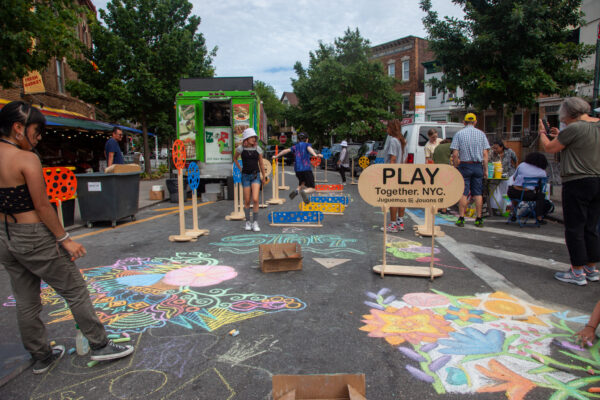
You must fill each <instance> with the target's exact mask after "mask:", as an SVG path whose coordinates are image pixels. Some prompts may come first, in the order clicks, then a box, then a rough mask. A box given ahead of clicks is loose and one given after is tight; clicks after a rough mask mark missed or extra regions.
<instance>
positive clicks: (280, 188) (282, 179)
mask: <svg viewBox="0 0 600 400" xmlns="http://www.w3.org/2000/svg"><path fill="white" fill-rule="evenodd" d="M289 188H290V187H289V186H286V185H285V160H284V158H283V157H281V186H279V190H288V189H289Z"/></svg>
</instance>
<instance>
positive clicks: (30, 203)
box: [0, 101, 133, 374]
mask: <svg viewBox="0 0 600 400" xmlns="http://www.w3.org/2000/svg"><path fill="white" fill-rule="evenodd" d="M45 123H46V119H45V118H44V116H43V115H42V113H41V112H40V111H39V110H38V109H36V108H33V107H32V106H30V105H29V104H26V103H24V102H22V101H14V102H11V103H8V104H7V105H5V106H4V108H3V109H2V110H1V111H0V218H1V219H2V220H4V227H3V228H4V229H0V264H1V265H3V266H4V268H5V269H6V272H7V273H8V275H9V278H10V285H11V287H12V291H13V295H14V298H15V301H16V305H17V321H18V324H19V331H20V333H21V340H22V341H23V346H25V349H26V350H27V351H28V352H29V353H30V354H31V356H32V358H33V359H34V360H35V363H34V364H33V373H34V374H42V373H44V372H46V371H48V369H50V367H52V366H53V365H55V364H56V363H57V362H58V360H59V359H60V358H61V357H62V356H63V354H64V352H65V348H64V346H62V345H57V346H53V347H51V346H50V344H49V342H48V337H47V333H46V327H45V326H44V323H43V322H42V319H41V318H40V313H41V311H42V303H41V298H40V283H41V281H42V280H43V281H44V282H46V283H47V284H48V285H50V287H52V289H54V290H55V291H56V293H58V294H59V295H61V296H62V297H63V298H64V299H65V301H66V302H67V304H68V305H69V308H70V310H71V313H72V314H73V318H74V319H75V322H77V324H78V325H79V328H80V329H81V332H82V333H83V334H84V335H85V337H86V338H87V339H88V341H89V344H90V348H91V354H90V358H91V359H92V360H95V361H106V360H113V359H116V358H121V357H125V356H127V355H129V354H131V353H133V346H121V345H118V344H115V343H113V341H112V340H109V339H108V337H107V335H106V331H105V329H104V326H103V325H102V323H101V322H100V320H99V319H98V316H97V315H96V311H95V310H94V306H93V305H92V302H91V300H90V293H89V292H88V289H87V284H86V282H85V281H84V279H83V277H82V276H81V273H80V272H79V269H78V268H77V266H76V265H75V263H74V260H76V259H77V258H80V257H83V256H85V254H86V251H85V248H84V247H83V246H82V245H81V244H79V243H77V242H75V241H73V240H71V239H70V237H69V234H68V233H67V232H65V230H64V228H63V227H62V225H61V224H60V221H59V220H58V216H57V214H56V211H54V209H53V208H52V205H51V204H50V201H49V200H48V196H47V195H46V187H45V185H44V176H43V172H42V164H41V162H40V159H39V158H38V155H37V154H36V153H35V152H34V151H35V150H34V149H35V146H36V145H37V144H38V142H39V141H40V140H41V139H42V132H43V130H44V126H45ZM73 332H75V330H74V329H73Z"/></svg>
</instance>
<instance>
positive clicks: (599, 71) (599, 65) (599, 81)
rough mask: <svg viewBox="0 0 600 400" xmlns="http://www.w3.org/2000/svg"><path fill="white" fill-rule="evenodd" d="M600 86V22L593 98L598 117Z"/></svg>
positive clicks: (599, 24) (595, 113)
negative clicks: (599, 91) (599, 90)
mask: <svg viewBox="0 0 600 400" xmlns="http://www.w3.org/2000/svg"><path fill="white" fill-rule="evenodd" d="M598 85H600V22H599V23H598V35H597V37H596V67H595V68H594V90H593V94H592V96H593V97H594V108H593V109H592V113H593V114H592V115H593V116H596V115H598V112H597V111H596V109H597V108H598V95H599V93H598V89H599V88H598Z"/></svg>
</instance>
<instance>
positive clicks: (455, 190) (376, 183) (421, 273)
mask: <svg viewBox="0 0 600 400" xmlns="http://www.w3.org/2000/svg"><path fill="white" fill-rule="evenodd" d="M384 171H385V173H384ZM390 174H391V175H392V176H390ZM396 174H402V177H404V181H405V182H407V181H408V180H410V181H411V182H413V183H411V184H408V183H407V184H406V185H405V186H404V187H403V188H404V189H405V191H404V192H403V193H409V194H400V195H398V194H397V192H396V189H397V183H395V182H398V179H400V178H402V177H401V176H398V177H396V176H395V175H396ZM410 177H412V179H411V178H410ZM425 177H427V178H425ZM386 186H387V187H388V188H389V189H390V190H389V194H388V193H382V192H381V190H379V192H378V190H377V189H380V188H385V187H386ZM463 190H464V180H463V178H462V175H460V173H459V172H458V170H456V169H455V168H453V167H451V166H449V165H442V164H412V165H411V164H403V165H402V167H401V168H399V167H398V165H397V164H382V165H381V164H375V165H372V166H370V167H369V168H367V169H365V170H364V171H363V173H362V174H361V175H360V178H359V180H358V191H359V193H360V195H361V197H362V198H363V200H365V201H366V202H367V203H369V204H371V205H373V206H377V207H381V209H382V211H383V227H384V229H383V246H382V247H383V252H382V256H383V257H382V264H381V265H375V266H374V267H373V272H375V273H378V274H380V275H381V277H382V278H383V276H384V275H385V274H386V273H387V274H391V275H405V276H418V277H429V278H430V279H431V280H432V281H433V279H434V278H435V277H438V276H441V275H443V273H444V271H442V270H441V269H439V268H434V267H433V264H434V260H435V258H434V249H435V234H433V235H431V254H430V259H429V268H427V267H421V266H407V265H388V264H387V211H388V209H389V207H419V206H421V207H420V208H429V209H430V211H429V212H430V213H431V215H435V212H436V210H437V208H439V207H449V206H451V205H453V204H455V203H456V202H457V201H458V200H459V199H460V197H461V196H462V192H463ZM434 193H435V194H434ZM428 223H430V224H431V225H430V228H429V229H430V230H431V232H434V231H435V218H431V219H430V221H428Z"/></svg>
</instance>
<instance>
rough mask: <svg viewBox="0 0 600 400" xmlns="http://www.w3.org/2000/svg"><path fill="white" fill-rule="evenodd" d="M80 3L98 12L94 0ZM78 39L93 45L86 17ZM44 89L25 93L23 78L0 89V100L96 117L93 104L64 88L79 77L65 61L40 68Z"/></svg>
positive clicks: (79, 1) (80, 0)
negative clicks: (7, 87)
mask: <svg viewBox="0 0 600 400" xmlns="http://www.w3.org/2000/svg"><path fill="white" fill-rule="evenodd" d="M78 3H79V5H80V6H83V7H87V8H88V9H89V10H90V11H91V12H92V13H94V14H96V7H95V6H94V4H93V3H92V1H91V0H78ZM77 34H78V37H79V40H81V41H82V42H83V43H84V44H85V45H87V46H88V47H91V45H92V37H91V34H90V31H89V27H88V26H87V23H86V22H85V18H83V16H82V18H81V22H80V23H79V24H78V26H77ZM39 73H40V75H41V77H42V82H43V84H44V89H45V91H44V92H42V93H35V94H25V93H24V92H23V81H22V80H19V81H18V82H15V83H14V87H12V88H9V89H2V88H0V99H3V100H4V101H3V103H5V102H8V101H15V100H22V101H25V102H27V103H31V104H34V105H37V106H40V107H41V108H42V109H44V108H46V109H52V110H54V111H57V112H66V114H73V113H74V114H75V115H77V116H83V117H87V118H92V119H94V118H96V111H95V108H94V106H93V105H91V104H87V103H85V102H83V101H81V100H79V99H77V98H75V97H72V96H71V95H70V94H69V92H68V91H67V90H66V89H65V85H66V82H67V81H69V80H76V79H77V74H76V73H75V72H73V70H72V69H71V68H70V67H69V65H68V64H67V62H66V60H64V59H56V58H53V59H52V60H50V63H49V64H48V66H47V67H46V69H44V70H43V71H39Z"/></svg>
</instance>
